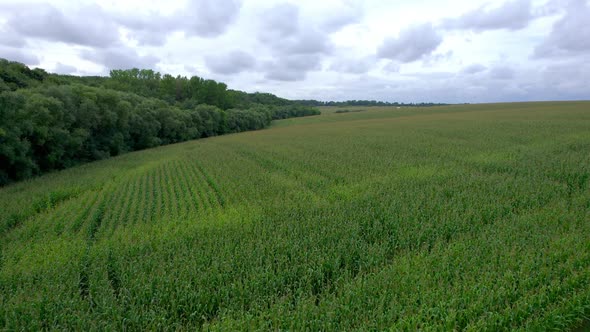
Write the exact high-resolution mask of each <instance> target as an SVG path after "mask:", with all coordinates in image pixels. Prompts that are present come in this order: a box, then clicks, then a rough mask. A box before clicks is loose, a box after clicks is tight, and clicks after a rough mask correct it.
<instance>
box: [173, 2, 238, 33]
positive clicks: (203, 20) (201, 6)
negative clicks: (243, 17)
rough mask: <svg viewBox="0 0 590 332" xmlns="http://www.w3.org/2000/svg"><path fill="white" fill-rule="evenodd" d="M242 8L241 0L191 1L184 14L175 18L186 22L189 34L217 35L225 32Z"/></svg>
mask: <svg viewBox="0 0 590 332" xmlns="http://www.w3.org/2000/svg"><path fill="white" fill-rule="evenodd" d="M240 8H241V1H239V0H199V1H191V2H190V5H189V6H188V8H187V9H186V10H185V11H183V14H181V15H178V16H179V17H177V18H175V19H179V20H182V22H184V23H185V24H186V31H187V32H188V34H194V35H197V36H201V37H215V36H219V35H221V34H223V33H224V32H225V31H226V29H227V28H228V26H229V25H230V24H231V23H233V22H234V21H235V19H236V18H237V16H238V13H239V11H240Z"/></svg>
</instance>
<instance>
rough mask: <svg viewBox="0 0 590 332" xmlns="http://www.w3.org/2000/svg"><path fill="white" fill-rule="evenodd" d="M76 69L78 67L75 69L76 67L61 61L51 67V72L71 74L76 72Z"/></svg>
mask: <svg viewBox="0 0 590 332" xmlns="http://www.w3.org/2000/svg"><path fill="white" fill-rule="evenodd" d="M77 71H78V69H76V67H74V66H70V65H66V64H63V63H61V62H58V63H56V64H55V67H54V69H53V72H55V73H58V74H63V75H71V74H74V73H76V72H77Z"/></svg>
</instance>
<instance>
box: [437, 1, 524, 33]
mask: <svg viewBox="0 0 590 332" xmlns="http://www.w3.org/2000/svg"><path fill="white" fill-rule="evenodd" d="M534 17H535V16H534V15H533V13H532V8H531V2H530V0H512V1H507V2H505V3H504V4H502V5H501V6H500V7H496V8H490V7H489V6H485V5H484V6H481V7H479V8H477V9H475V10H473V11H470V12H467V13H465V14H463V15H461V16H459V17H458V18H454V19H447V20H446V21H445V22H444V23H443V27H445V28H447V29H464V30H474V31H484V30H497V29H509V30H519V29H523V28H525V27H526V26H528V24H529V22H530V21H531V20H532V19H533V18H534Z"/></svg>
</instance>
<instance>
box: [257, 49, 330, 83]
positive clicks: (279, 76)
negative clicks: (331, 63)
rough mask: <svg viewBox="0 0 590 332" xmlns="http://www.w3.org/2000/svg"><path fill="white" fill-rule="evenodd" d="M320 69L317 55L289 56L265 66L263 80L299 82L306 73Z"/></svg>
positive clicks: (319, 59) (319, 60)
mask: <svg viewBox="0 0 590 332" xmlns="http://www.w3.org/2000/svg"><path fill="white" fill-rule="evenodd" d="M320 68H321V58H320V56H319V55H313V54H312V55H310V54H300V55H289V56H285V57H284V58H282V59H280V61H278V60H274V61H271V62H269V63H267V64H266V69H267V70H266V74H265V78H267V79H269V80H273V81H300V80H303V79H305V77H306V75H307V72H308V71H311V70H318V69H320Z"/></svg>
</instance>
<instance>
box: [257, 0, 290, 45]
mask: <svg viewBox="0 0 590 332" xmlns="http://www.w3.org/2000/svg"><path fill="white" fill-rule="evenodd" d="M260 19H261V29H260V39H261V40H263V41H267V40H273V39H276V38H281V37H289V36H292V35H294V34H295V33H297V31H298V30H299V8H298V7H297V6H295V5H293V4H290V3H283V4H279V5H276V6H274V7H271V8H267V9H265V10H264V11H263V12H262V13H261V15H260Z"/></svg>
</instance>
